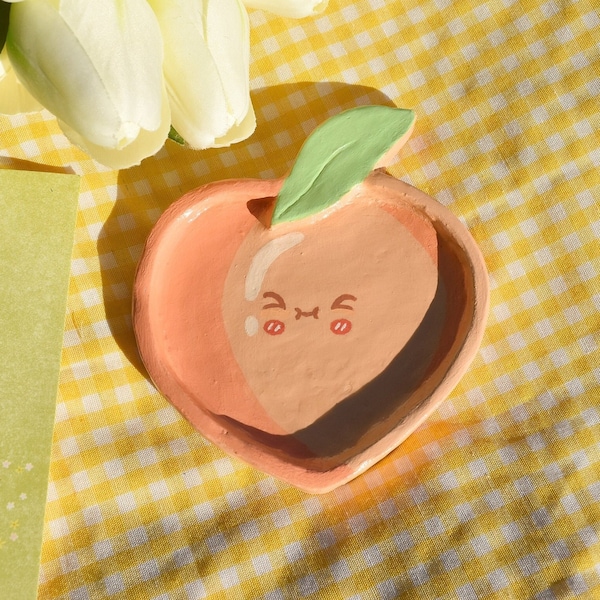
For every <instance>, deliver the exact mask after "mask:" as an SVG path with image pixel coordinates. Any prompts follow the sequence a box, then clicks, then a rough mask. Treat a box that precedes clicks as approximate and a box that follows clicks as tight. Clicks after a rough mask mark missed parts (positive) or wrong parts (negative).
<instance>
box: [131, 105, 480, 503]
mask: <svg viewBox="0 0 600 600" xmlns="http://www.w3.org/2000/svg"><path fill="white" fill-rule="evenodd" d="M387 110H394V109H387ZM361 116H362V115H361ZM413 120H414V119H412V120H411V121H410V123H409V126H408V128H407V129H408V132H409V130H410V129H412V121H413ZM402 131H404V130H399V133H398V132H397V133H396V136H395V139H394V140H388V141H387V142H386V143H385V144H384V145H383V146H381V147H380V148H379V149H378V150H377V152H378V153H379V156H378V157H376V158H374V159H373V160H372V164H371V167H372V166H376V167H377V166H379V165H380V164H381V163H380V159H381V156H383V155H384V154H386V153H387V151H388V150H389V149H390V148H392V147H395V146H396V145H397V143H396V142H397V140H398V139H399V138H400V137H402V136H403V135H404V134H405V133H406V131H404V133H402ZM400 134H401V135H400ZM352 170H355V169H354V167H353V169H352ZM292 174H293V173H292ZM302 175H303V176H304V175H305V174H304V173H302ZM290 177H291V175H290ZM284 185H285V180H283V179H280V180H228V181H221V182H217V183H213V184H209V185H206V186H203V187H201V188H199V189H197V190H194V191H192V192H189V193H188V194H186V195H185V196H183V197H182V198H181V199H180V200H179V201H178V202H176V203H175V204H173V205H172V206H171V207H170V208H169V209H168V210H167V211H166V212H165V214H164V215H163V216H162V217H161V219H160V220H159V222H158V223H157V225H156V227H155V229H154V230H153V231H152V233H151V235H150V237H149V239H148V241H147V244H146V248H145V251H144V254H143V256H142V259H141V262H140V265H139V267H138V272H137V276H136V281H135V286H134V311H133V312H134V314H133V318H134V329H135V334H136V338H137V342H138V347H139V351H140V354H141V357H142V360H143V361H144V364H145V365H146V368H147V369H148V372H149V375H150V377H151V378H152V380H153V381H154V382H155V384H156V385H157V387H158V389H159V390H160V391H161V392H162V393H163V394H164V395H165V396H166V397H167V398H168V399H169V400H170V401H171V402H172V403H173V404H174V405H175V406H176V407H177V408H178V409H179V411H180V412H181V413H182V414H183V415H184V416H185V417H186V418H187V419H188V420H189V421H190V422H191V423H192V424H193V425H194V426H195V427H196V428H197V429H198V430H199V431H200V432H201V433H203V434H204V435H205V436H206V437H207V438H209V439H210V440H212V441H213V442H214V443H215V444H217V445H219V446H220V447H221V448H223V449H224V450H225V451H227V452H229V453H231V454H233V455H235V456H238V457H240V458H242V459H244V460H245V461H247V462H249V463H250V464H252V465H254V466H256V467H257V468H259V469H261V470H263V471H265V472H267V473H270V474H272V475H274V476H276V477H278V478H280V479H283V480H285V481H287V482H289V483H291V484H293V485H295V486H297V487H299V488H301V489H303V490H306V491H309V492H326V491H329V490H331V489H333V488H335V487H336V486H338V485H341V484H342V483H345V482H347V481H349V480H350V479H352V478H354V477H356V476H357V475H359V474H360V473H362V472H363V471H364V470H366V469H367V468H368V467H370V466H371V465H372V464H374V463H375V462H376V461H378V460H380V459H381V458H382V457H383V456H385V455H386V454H388V453H389V452H390V451H392V450H393V449H394V448H396V447H397V446H398V445H399V444H400V443H401V442H402V441H403V440H404V439H405V438H406V437H407V436H408V435H410V433H411V432H412V431H414V429H415V428H416V427H417V426H418V425H419V424H420V423H421V422H422V421H423V420H424V419H426V418H427V416H428V415H429V414H431V412H432V411H433V410H434V409H435V408H436V407H437V406H438V405H439V403H440V402H441V401H442V400H444V398H446V397H447V395H448V394H449V393H450V391H451V390H452V389H453V387H454V386H455V385H456V383H457V382H458V380H459V378H460V377H461V376H462V375H463V374H464V372H465V371H466V370H467V368H468V366H469V364H470V362H471V360H472V359H473V357H474V356H475V354H476V352H477V349H478V347H479V344H480V342H481V338H482V335H483V331H484V327H485V322H486V318H487V311H488V279H487V272H486V268H485V264H484V261H483V259H482V256H481V254H480V252H479V249H478V248H477V245H476V244H475V242H474V240H473V238H472V237H471V235H470V234H469V232H468V231H467V229H466V228H465V227H464V226H463V225H462V224H461V223H460V221H459V220H458V219H457V218H456V217H455V216H454V215H453V214H452V213H450V211H448V210H447V209H446V208H445V207H444V206H442V205H441V204H439V203H438V202H436V201H435V200H434V199H432V198H431V197H429V196H427V195H426V194H424V193H423V192H421V191H419V190H417V189H415V188H413V187H411V186H410V185H408V184H406V183H404V182H402V181H399V180H397V179H395V178H393V177H391V176H389V175H387V174H386V173H385V172H383V171H381V170H377V171H373V172H371V174H369V175H368V176H367V177H366V178H365V179H364V180H362V181H360V182H359V183H356V184H352V185H351V186H350V189H345V188H343V189H341V191H339V192H338V196H339V198H336V199H335V201H333V202H331V203H330V204H328V205H327V206H325V207H322V206H320V207H319V208H318V210H316V211H313V212H312V213H310V211H308V214H307V211H305V209H304V208H301V211H300V212H301V214H300V215H295V216H294V217H293V218H291V219H286V218H285V216H284V218H280V219H279V222H277V223H276V224H274V221H275V219H276V217H277V210H278V209H277V204H276V203H277V202H278V201H280V199H281V198H282V188H284ZM323 189H324V188H323V187H321V188H320V189H319V194H317V198H318V202H321V198H322V196H323ZM300 195H301V196H305V195H306V190H305V189H302V190H301V194H300ZM275 199H277V200H275ZM284 200H285V198H284ZM287 206H288V207H289V206H291V205H290V204H288V205H287ZM286 210H287V211H288V212H289V210H288V209H287V208H286V209H285V210H284V211H282V210H280V211H279V217H281V215H282V214H283V213H285V211H286ZM296 210H297V209H296V208H294V207H292V209H291V212H294V211H296Z"/></svg>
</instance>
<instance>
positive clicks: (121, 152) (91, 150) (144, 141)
mask: <svg viewBox="0 0 600 600" xmlns="http://www.w3.org/2000/svg"><path fill="white" fill-rule="evenodd" d="M162 98H163V102H162V115H161V123H160V126H159V127H158V128H157V129H155V130H154V131H149V130H144V129H142V130H141V131H140V134H139V135H138V137H137V138H136V139H135V140H134V141H133V142H131V143H130V144H128V145H127V146H125V147H124V148H120V149H119V148H108V147H106V146H98V145H97V144H94V143H92V142H90V141H89V140H87V139H86V138H84V137H82V136H81V134H80V133H79V132H77V131H75V130H74V129H72V128H71V127H69V126H68V125H67V124H66V123H64V122H63V121H60V120H59V121H58V124H59V125H60V128H61V129H62V131H63V133H64V134H65V135H66V136H67V138H69V140H70V141H71V142H72V143H73V144H75V145H76V146H79V147H80V148H81V149H82V150H84V151H85V152H87V153H88V154H89V155H90V156H91V157H92V158H93V159H94V160H96V161H98V162H99V163H100V164H102V165H104V166H105V167H109V168H110V169H128V168H129V167H133V166H136V165H139V164H140V163H141V161H142V160H143V159H144V158H147V157H149V156H152V155H154V154H156V152H158V151H159V150H160V149H161V148H162V146H163V145H164V143H165V140H166V139H167V135H168V133H169V128H170V126H171V111H170V110H169V101H168V98H167V93H166V91H165V90H163V96H162Z"/></svg>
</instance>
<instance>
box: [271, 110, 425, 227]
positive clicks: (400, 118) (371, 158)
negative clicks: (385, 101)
mask: <svg viewBox="0 0 600 600" xmlns="http://www.w3.org/2000/svg"><path fill="white" fill-rule="evenodd" d="M414 121H415V114H414V112H413V111H412V110H407V109H403V108H390V107H388V106H359V107H357V108H353V109H350V110H347V111H344V112H342V113H340V114H338V115H336V116H335V117H333V118H331V119H329V120H328V121H325V122H324V123H323V124H322V125H320V126H319V127H317V129H315V130H314V131H313V132H312V134H311V135H310V136H309V137H308V138H307V140H306V141H305V142H304V145H303V146H302V148H301V149H300V153H299V154H298V157H297V158H296V162H295V164H294V166H293V167H292V170H291V172H290V174H289V175H288V177H287V178H286V180H285V181H284V183H283V186H282V188H281V191H280V192H279V195H278V196H277V199H276V201H275V207H274V210H273V216H272V219H271V225H277V224H278V223H283V222H286V221H295V220H298V219H303V218H305V217H308V216H310V215H313V214H316V213H318V212H321V211H322V210H324V209H326V208H328V207H329V206H331V205H333V204H335V203H336V202H337V201H338V200H339V199H340V198H342V196H344V195H345V194H346V193H348V192H349V191H350V190H351V189H352V188H353V187H354V186H355V185H357V184H359V183H361V182H362V181H363V180H364V179H365V178H366V177H367V176H368V175H369V173H370V172H371V171H372V170H373V169H374V168H375V166H376V165H377V164H378V162H379V161H380V160H381V159H382V157H384V156H385V155H386V154H387V153H388V152H389V151H390V150H391V149H392V148H393V147H394V146H395V145H396V144H397V143H398V142H400V141H401V140H402V138H405V137H406V136H407V135H408V134H409V133H410V131H411V130H412V127H413V124H414Z"/></svg>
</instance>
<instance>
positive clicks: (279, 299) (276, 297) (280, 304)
mask: <svg viewBox="0 0 600 600" xmlns="http://www.w3.org/2000/svg"><path fill="white" fill-rule="evenodd" d="M263 298H271V299H272V300H274V301H275V302H269V304H265V305H264V306H263V308H283V309H284V310H285V308H286V306H285V300H284V299H283V298H282V297H281V296H280V295H279V294H277V293H275V292H265V293H264V294H263Z"/></svg>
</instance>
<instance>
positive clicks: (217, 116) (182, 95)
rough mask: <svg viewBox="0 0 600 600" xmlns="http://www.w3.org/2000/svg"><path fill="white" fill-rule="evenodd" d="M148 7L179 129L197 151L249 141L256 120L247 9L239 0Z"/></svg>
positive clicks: (172, 1) (165, 1)
mask: <svg viewBox="0 0 600 600" xmlns="http://www.w3.org/2000/svg"><path fill="white" fill-rule="evenodd" d="M148 1H149V4H150V5H151V6H152V8H153V9H154V12H155V14H156V16H157V18H158V22H159V24H160V27H161V31H162V36H163V43H164V52H165V60H164V66H163V70H164V75H165V82H166V85H167V91H168V94H169V100H170V103H171V115H172V117H171V118H172V123H173V127H174V128H175V129H176V130H177V132H178V133H179V134H180V135H181V136H182V137H183V138H184V139H185V141H186V142H187V144H188V145H189V146H191V147H192V148H196V149H203V148H211V147H215V146H217V145H218V146H224V145H229V143H232V142H233V141H239V140H240V139H245V137H247V136H248V135H250V133H252V131H254V118H253V114H250V93H249V67H248V64H249V47H250V37H249V26H248V20H247V19H248V17H247V14H246V11H245V9H244V7H243V6H242V5H241V3H240V2H239V0H148ZM242 136H243V137H242Z"/></svg>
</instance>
